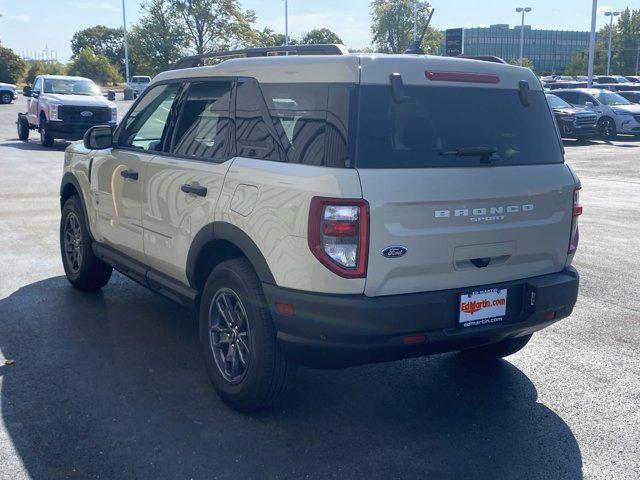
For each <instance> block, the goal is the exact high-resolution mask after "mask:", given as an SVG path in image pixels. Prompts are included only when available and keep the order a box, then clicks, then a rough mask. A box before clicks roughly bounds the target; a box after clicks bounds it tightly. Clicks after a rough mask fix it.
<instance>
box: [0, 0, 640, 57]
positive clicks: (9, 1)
mask: <svg viewBox="0 0 640 480" xmlns="http://www.w3.org/2000/svg"><path fill="white" fill-rule="evenodd" d="M125 1H126V6H127V21H128V22H129V23H131V22H135V21H136V20H137V19H138V18H139V16H140V7H139V4H140V0H125ZM636 2H638V0H618V1H617V0H600V1H599V4H598V5H599V10H600V12H603V11H605V10H607V9H611V8H615V9H622V8H626V7H627V6H630V7H632V8H633V7H634V6H635V7H636V8H637V7H638V3H636ZM121 3H122V0H0V14H2V15H3V16H2V17H0V41H2V43H3V44H4V45H6V46H8V47H10V48H13V49H14V50H16V51H17V52H18V53H20V54H21V53H22V52H23V51H43V50H44V49H45V48H48V49H49V50H51V51H54V52H56V54H57V57H58V58H59V59H60V60H62V61H66V60H68V58H69V56H70V54H71V51H70V48H69V41H70V39H71V37H72V35H73V33H74V32H76V31H77V30H80V29H82V28H86V27H90V26H93V25H97V24H105V25H108V26H119V25H121V24H122V13H121ZM241 3H242V5H243V7H244V8H247V9H249V8H250V9H252V10H255V11H256V13H257V15H258V22H257V26H258V27H260V28H262V27H265V26H267V27H270V28H272V29H274V30H276V31H280V32H284V0H244V1H242V0H241ZM431 3H432V5H433V6H434V7H435V9H436V12H435V14H434V17H433V21H432V23H433V25H434V26H435V27H438V28H442V29H445V28H454V27H464V26H469V27H471V26H486V25H489V24H492V23H509V24H511V25H513V24H514V23H519V21H520V19H519V17H518V14H516V13H515V11H514V9H515V7H517V6H521V4H522V6H530V7H532V8H533V11H532V12H531V13H530V14H528V17H527V23H530V24H531V25H532V26H533V28H549V29H557V30H588V29H589V27H590V22H591V0H526V1H524V2H523V1H521V0H484V1H483V0H457V1H456V0H432V2H431ZM369 5H370V0H289V26H290V27H289V28H290V35H291V36H299V35H301V34H303V33H305V32H307V31H309V30H311V29H312V28H314V27H328V28H330V29H331V30H333V31H335V32H336V33H337V34H338V35H339V36H340V37H341V38H342V39H343V40H344V42H345V43H346V44H347V46H348V47H351V48H359V47H364V46H367V45H369V44H370V42H371V34H370V23H369V21H370V16H369ZM604 22H605V17H604V16H603V15H598V27H600V26H601V25H603V24H604Z"/></svg>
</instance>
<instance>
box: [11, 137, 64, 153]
mask: <svg viewBox="0 0 640 480" xmlns="http://www.w3.org/2000/svg"><path fill="white" fill-rule="evenodd" d="M69 144H70V143H69V142H65V141H62V140H56V142H55V143H54V144H53V147H43V146H42V145H41V144H40V142H39V141H36V140H27V141H26V142H23V141H22V140H17V139H16V140H13V141H11V140H10V141H8V142H4V143H0V147H9V148H17V149H19V150H34V151H35V150H46V151H55V150H57V151H60V152H63V151H64V150H65V149H66V148H67V147H68V146H69Z"/></svg>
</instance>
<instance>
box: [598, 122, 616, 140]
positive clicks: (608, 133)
mask: <svg viewBox="0 0 640 480" xmlns="http://www.w3.org/2000/svg"><path fill="white" fill-rule="evenodd" d="M598 130H599V131H600V136H601V137H602V138H604V139H607V140H613V139H614V138H616V137H617V136H618V129H617V128H616V122H614V121H613V118H609V117H603V118H601V119H600V121H599V122H598Z"/></svg>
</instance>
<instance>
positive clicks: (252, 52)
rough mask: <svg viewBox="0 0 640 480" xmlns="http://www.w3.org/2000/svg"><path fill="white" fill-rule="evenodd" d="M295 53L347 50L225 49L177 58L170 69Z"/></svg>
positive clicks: (322, 47) (306, 47) (341, 47)
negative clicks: (209, 61)
mask: <svg viewBox="0 0 640 480" xmlns="http://www.w3.org/2000/svg"><path fill="white" fill-rule="evenodd" d="M278 53H296V54H298V55H347V54H348V53H349V52H348V50H347V48H346V47H345V46H344V45H338V44H327V45H281V46H277V47H258V48H244V49H241V50H227V51H218V52H210V53H203V54H202V55H192V56H189V57H184V58H181V59H180V60H178V61H177V62H176V63H175V64H174V65H173V67H172V70H178V69H181V68H192V67H199V66H202V65H203V64H204V61H205V60H207V59H210V58H225V57H240V56H244V57H266V56H269V55H270V54H278Z"/></svg>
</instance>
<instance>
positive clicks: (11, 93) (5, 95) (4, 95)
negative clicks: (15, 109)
mask: <svg viewBox="0 0 640 480" xmlns="http://www.w3.org/2000/svg"><path fill="white" fill-rule="evenodd" d="M16 88H17V87H16V86H15V85H12V84H10V83H0V103H4V104H8V103H11V102H13V101H14V100H15V99H16V98H18V93H17V91H16Z"/></svg>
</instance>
